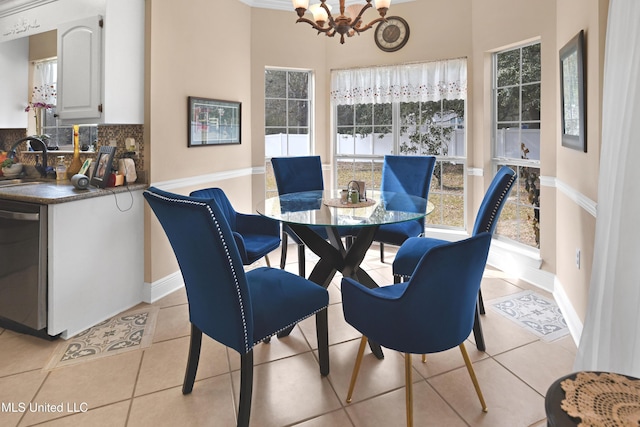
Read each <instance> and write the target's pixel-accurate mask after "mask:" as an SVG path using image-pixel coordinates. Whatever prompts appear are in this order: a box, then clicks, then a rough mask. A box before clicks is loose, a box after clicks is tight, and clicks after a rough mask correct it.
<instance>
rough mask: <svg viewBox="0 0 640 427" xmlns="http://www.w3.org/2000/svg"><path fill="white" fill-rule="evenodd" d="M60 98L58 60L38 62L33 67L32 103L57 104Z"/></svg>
mask: <svg viewBox="0 0 640 427" xmlns="http://www.w3.org/2000/svg"><path fill="white" fill-rule="evenodd" d="M57 100H58V61H57V60H55V59H53V60H49V61H42V62H37V63H36V64H35V67H34V69H33V90H32V92H31V103H32V105H34V106H36V105H38V104H44V105H48V106H52V105H56V103H57Z"/></svg>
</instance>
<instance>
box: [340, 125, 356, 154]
mask: <svg viewBox="0 0 640 427" xmlns="http://www.w3.org/2000/svg"><path fill="white" fill-rule="evenodd" d="M352 129H353V128H347V129H340V128H338V135H337V137H336V144H337V146H336V154H355V153H356V146H355V138H354V136H353V135H352V134H351V133H349V132H350V131H351V130H352Z"/></svg>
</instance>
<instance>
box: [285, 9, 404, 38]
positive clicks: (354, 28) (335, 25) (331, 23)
mask: <svg viewBox="0 0 640 427" xmlns="http://www.w3.org/2000/svg"><path fill="white" fill-rule="evenodd" d="M371 1H372V0H366V2H367V3H366V4H365V5H361V4H353V5H351V6H348V7H347V8H345V6H344V2H345V0H340V15H339V16H337V17H335V18H334V17H333V16H332V15H331V6H330V5H328V4H327V2H326V0H320V3H318V4H312V5H311V6H309V0H293V7H294V9H295V10H296V12H298V20H297V21H296V23H298V22H306V23H307V24H309V25H311V26H312V27H313V28H315V29H316V30H318V34H320V33H325V35H326V36H327V37H333V36H335V35H336V33H338V34H340V43H342V44H344V36H345V35H346V36H347V37H352V36H353V35H354V34H360V33H361V32H363V31H366V30H368V29H369V28H371V27H373V26H374V25H375V24H377V23H378V22H381V21H385V20H386V19H385V15H386V14H387V10H389V5H390V4H391V0H376V9H378V13H380V18H376V19H374V20H373V21H371V22H369V23H368V24H367V25H363V23H362V14H363V13H364V12H365V11H366V10H367V9H369V8H371V7H373V5H372V4H371ZM307 9H309V12H311V13H312V14H313V21H312V20H310V19H307V18H304V14H305V12H306V11H307ZM325 24H328V25H327V26H325Z"/></svg>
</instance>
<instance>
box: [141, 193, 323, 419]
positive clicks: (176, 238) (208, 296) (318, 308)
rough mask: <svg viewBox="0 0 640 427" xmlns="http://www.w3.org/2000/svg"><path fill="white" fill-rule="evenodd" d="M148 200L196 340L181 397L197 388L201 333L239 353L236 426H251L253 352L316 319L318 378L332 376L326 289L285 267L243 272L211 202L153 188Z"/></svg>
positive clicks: (220, 215)
mask: <svg viewBox="0 0 640 427" xmlns="http://www.w3.org/2000/svg"><path fill="white" fill-rule="evenodd" d="M143 195H144V198H145V199H146V201H147V203H148V204H149V206H150V207H151V209H152V211H153V212H154V214H155V215H156V217H157V218H158V220H159V222H160V224H161V225H162V228H163V229H164V231H165V233H166V235H167V237H168V239H169V243H170V244H171V247H172V248H173V251H174V253H175V255H176V258H177V260H178V263H179V265H180V271H181V273H182V277H183V280H184V285H185V288H186V290H187V300H188V304H189V314H190V316H189V318H190V322H191V338H190V347H189V357H188V361H187V369H186V372H185V376H184V381H183V384H182V393H183V394H189V393H191V392H192V391H193V387H194V382H195V379H196V373H197V370H198V360H199V358H200V348H201V344H202V334H203V333H204V334H205V335H207V336H209V337H211V338H212V339H214V340H216V341H218V342H219V343H221V344H222V345H224V346H227V347H229V348H231V349H233V350H235V351H237V352H238V354H239V355H240V399H239V404H238V406H239V409H238V418H237V425H238V426H243V427H247V426H249V419H250V414H251V395H252V390H253V371H254V369H253V354H254V353H253V349H254V347H255V346H256V345H257V344H259V343H261V342H263V341H264V340H267V339H270V338H271V337H272V336H273V335H276V334H277V333H278V332H279V331H281V330H283V329H286V328H287V327H289V326H290V325H294V324H296V323H298V322H300V321H302V320H303V319H306V318H309V317H311V316H314V315H315V319H316V334H317V340H318V341H317V342H318V359H319V365H320V374H321V375H322V376H326V375H328V374H329V333H328V324H327V306H328V304H329V293H328V292H327V290H326V289H324V288H323V287H322V286H318V285H316V284H315V283H313V282H311V281H309V280H307V279H305V278H303V277H299V276H296V275H294V274H292V273H289V272H288V271H284V270H280V269H275V268H269V267H261V268H257V269H254V270H251V271H248V272H245V270H244V267H243V265H242V260H241V259H240V254H239V252H238V248H237V247H236V243H235V238H234V236H233V231H232V230H231V228H230V227H229V223H228V222H227V221H226V219H225V215H224V214H223V213H222V210H221V208H220V206H219V205H218V203H217V202H216V201H215V200H214V199H209V200H204V199H198V198H195V197H186V196H182V195H178V194H173V193H169V192H166V191H162V190H159V189H157V188H155V187H151V188H149V189H147V190H146V191H145V192H144V194H143ZM194 248H197V250H195V251H194ZM197 384H201V383H200V382H198V383H197ZM205 391H206V387H205Z"/></svg>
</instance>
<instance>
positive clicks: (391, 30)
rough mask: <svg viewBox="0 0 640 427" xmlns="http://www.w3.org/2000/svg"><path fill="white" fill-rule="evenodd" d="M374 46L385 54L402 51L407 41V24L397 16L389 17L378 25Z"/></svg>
mask: <svg viewBox="0 0 640 427" xmlns="http://www.w3.org/2000/svg"><path fill="white" fill-rule="evenodd" d="M374 37H375V40H376V44H377V45H378V47H379V48H380V49H381V50H384V51H385V52H395V51H396V50H400V49H402V47H403V46H404V45H405V44H407V41H408V40H409V24H407V21H405V20H404V19H402V18H400V17H399V16H389V17H388V18H387V20H386V22H385V21H383V22H381V23H379V24H378V26H377V27H376V31H375V34H374Z"/></svg>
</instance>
